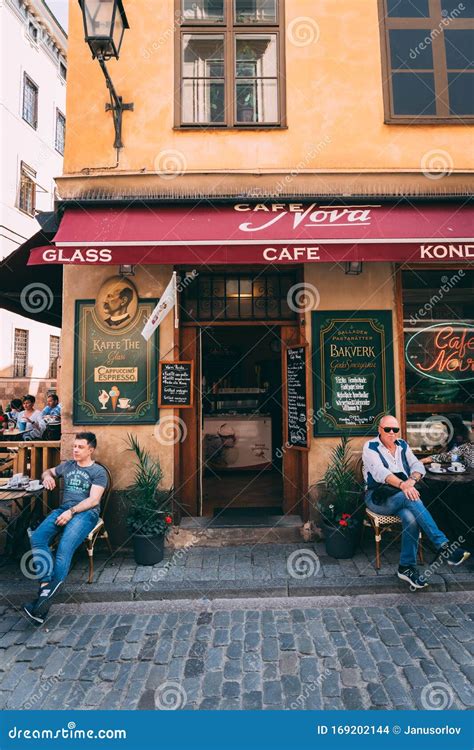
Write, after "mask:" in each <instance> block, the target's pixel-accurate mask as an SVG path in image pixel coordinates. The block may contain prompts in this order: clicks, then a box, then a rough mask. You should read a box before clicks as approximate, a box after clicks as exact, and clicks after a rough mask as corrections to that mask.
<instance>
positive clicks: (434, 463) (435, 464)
mask: <svg viewBox="0 0 474 750" xmlns="http://www.w3.org/2000/svg"><path fill="white" fill-rule="evenodd" d="M430 468H431V469H433V471H440V470H441V464H440V463H438V462H437V461H432V462H431V466H430Z"/></svg>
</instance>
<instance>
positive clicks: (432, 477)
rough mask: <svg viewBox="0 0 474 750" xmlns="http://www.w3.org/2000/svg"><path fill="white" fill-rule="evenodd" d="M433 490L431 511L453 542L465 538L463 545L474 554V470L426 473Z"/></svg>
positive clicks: (426, 480) (430, 502)
mask: <svg viewBox="0 0 474 750" xmlns="http://www.w3.org/2000/svg"><path fill="white" fill-rule="evenodd" d="M425 482H426V483H427V485H428V487H429V490H430V500H429V510H430V513H431V514H432V516H433V518H434V519H435V521H436V523H437V524H438V526H439V527H440V529H442V530H443V531H444V533H445V534H446V536H447V537H448V539H449V540H450V541H451V542H454V541H456V539H459V537H460V536H462V537H463V538H464V540H465V541H464V542H463V543H462V545H463V546H464V547H466V548H467V549H468V550H470V551H471V552H474V469H466V471H465V472H463V473H462V474H456V473H454V472H450V471H446V473H443V474H434V473H433V472H431V471H429V468H428V470H427V472H426V476H425Z"/></svg>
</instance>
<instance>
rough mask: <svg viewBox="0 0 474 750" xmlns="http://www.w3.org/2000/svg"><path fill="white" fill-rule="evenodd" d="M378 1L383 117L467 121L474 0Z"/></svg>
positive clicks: (472, 82) (471, 111) (472, 92)
mask: <svg viewBox="0 0 474 750" xmlns="http://www.w3.org/2000/svg"><path fill="white" fill-rule="evenodd" d="M379 2H380V8H381V14H382V24H381V28H382V30H383V41H384V49H383V59H384V71H383V72H384V82H385V84H384V86H385V92H384V93H385V119H386V121H387V122H404V123H420V122H450V123H452V122H455V121H459V122H466V121H472V119H473V118H474V2H472V0H465V1H464V2H462V3H459V2H458V0H379Z"/></svg>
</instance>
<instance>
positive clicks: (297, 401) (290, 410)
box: [285, 345, 309, 449]
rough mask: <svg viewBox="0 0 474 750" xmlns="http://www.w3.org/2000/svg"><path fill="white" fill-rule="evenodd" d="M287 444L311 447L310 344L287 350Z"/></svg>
mask: <svg viewBox="0 0 474 750" xmlns="http://www.w3.org/2000/svg"><path fill="white" fill-rule="evenodd" d="M285 351H286V355H285V366H286V383H285V386H286V405H287V414H288V417H287V425H288V427H287V438H286V440H287V445H288V446H289V447H293V448H303V449H307V448H309V431H308V394H307V382H308V381H307V374H308V361H307V359H308V346H307V345H302V346H291V347H288V348H287V349H286V350H285Z"/></svg>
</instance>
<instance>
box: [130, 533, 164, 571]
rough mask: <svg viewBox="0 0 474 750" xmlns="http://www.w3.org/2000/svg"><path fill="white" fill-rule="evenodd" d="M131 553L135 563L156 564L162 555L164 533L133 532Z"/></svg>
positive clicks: (161, 558)
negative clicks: (152, 534) (149, 534)
mask: <svg viewBox="0 0 474 750" xmlns="http://www.w3.org/2000/svg"><path fill="white" fill-rule="evenodd" d="M132 540H133V555H134V557H135V562H136V563H137V565H156V564H157V563H159V562H161V561H162V560H163V557H164V554H165V552H164V548H165V535H164V534H155V535H154V536H147V535H145V534H134V535H133V537H132Z"/></svg>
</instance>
